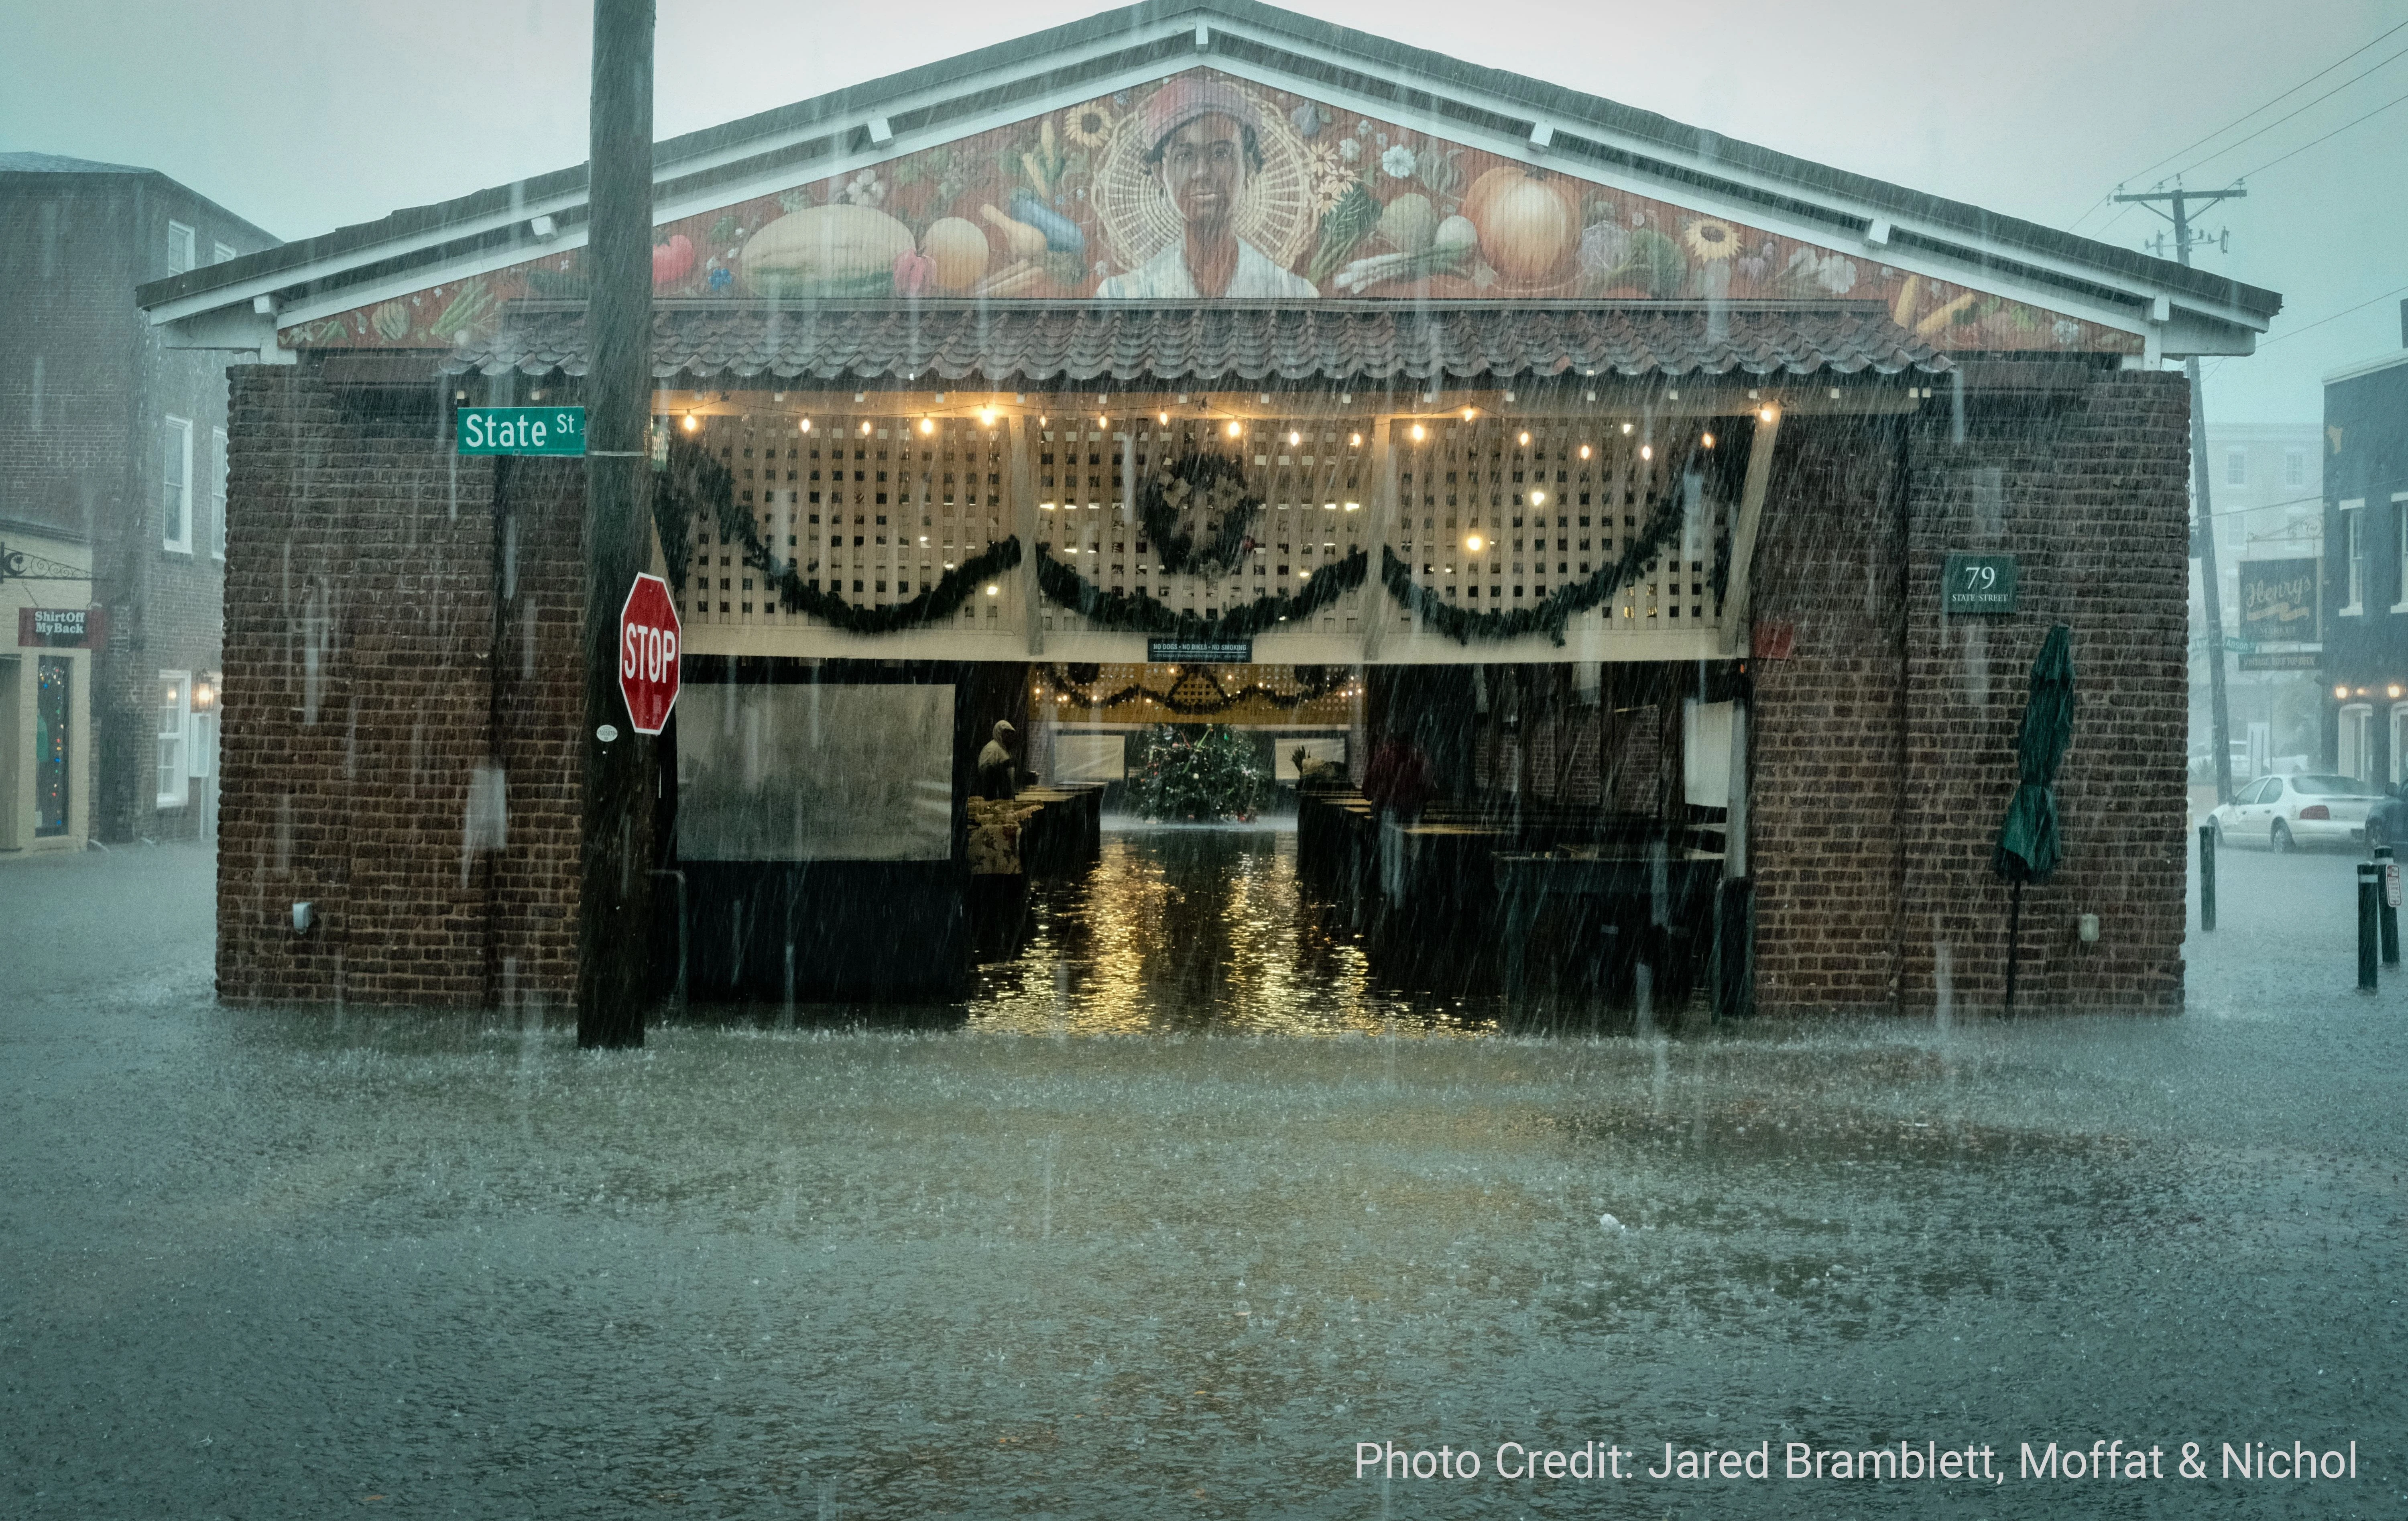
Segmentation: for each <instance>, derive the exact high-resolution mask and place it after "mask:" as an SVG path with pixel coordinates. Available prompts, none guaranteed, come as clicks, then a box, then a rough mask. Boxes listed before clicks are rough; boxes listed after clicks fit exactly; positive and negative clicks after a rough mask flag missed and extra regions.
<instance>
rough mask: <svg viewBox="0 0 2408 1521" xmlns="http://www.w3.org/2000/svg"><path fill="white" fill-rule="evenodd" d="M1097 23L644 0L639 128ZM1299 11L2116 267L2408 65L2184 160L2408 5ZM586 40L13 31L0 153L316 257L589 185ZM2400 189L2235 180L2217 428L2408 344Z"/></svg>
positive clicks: (286, 30)
mask: <svg viewBox="0 0 2408 1521" xmlns="http://www.w3.org/2000/svg"><path fill="white" fill-rule="evenodd" d="M1102 8H1105V7H1098V6H1095V5H1085V4H1077V3H1063V0H1029V3H1026V4H1023V5H1021V6H1018V7H1002V6H996V5H992V4H978V5H972V4H967V3H962V0H916V3H914V4H910V5H908V6H904V7H899V8H898V7H895V6H891V5H878V6H867V5H857V4H854V5H805V4H794V3H787V4H766V3H759V0H715V3H712V4H708V5H705V4H698V3H695V0H662V3H661V7H660V43H659V55H658V59H659V80H658V86H657V101H656V105H655V118H656V127H657V130H658V134H659V136H664V137H666V136H674V135H676V134H678V133H681V132H686V131H690V130H693V129H695V128H696V127H703V126H709V125H711V124H713V123H716V122H724V121H727V120H729V119H730V118H733V117H738V116H742V115H744V114H746V113H748V112H752V111H757V110H761V109H765V108H769V107H773V106H780V105H784V104H786V103H788V102H791V101H795V100H799V99H803V98H805V97H807V96H810V95H812V94H816V93H820V92H822V91H824V90H829V89H833V88H835V87H838V86H840V85H844V84H850V83H853V82H856V81H859V80H862V79H874V78H876V77H878V76H880V75H883V74H889V73H893V72H895V71H896V70H898V69H903V68H908V67H910V66H912V65H918V64H923V63H926V62H929V61H931V60H933V59H937V58H941V57H946V56H949V55H951V54H953V53H956V52H960V51H964V50H968V49H971V48H976V47H981V46H983V45H985V44H988V43H992V42H999V41H1003V40H1005V39H1007V38H1010V37H1012V36H1019V35H1022V34H1025V33H1028V32H1033V31H1037V30H1039V29H1040V28H1043V27H1046V26H1050V25H1054V24H1056V23H1058V22H1066V21H1070V20H1074V19H1076V18H1078V17H1081V16H1083V15H1088V14H1093V13H1095V12H1096V11H1097V10H1099V9H1102ZM1312 11H1313V13H1314V14H1317V15H1320V16H1322V17H1325V18H1326V19H1329V20H1332V21H1335V22H1340V23H1342V24H1345V25H1349V26H1354V27H1357V28H1360V29H1362V30H1364V31H1368V32H1371V33H1375V34H1379V35H1382V36H1391V37H1395V38H1397V39H1398V40H1400V41H1403V42H1407V43H1410V44H1412V45H1414V46H1418V47H1423V48H1429V49H1433V50H1439V51H1441V52H1447V53H1452V54H1455V56H1457V57H1460V58H1465V59H1469V60H1470V61H1472V62H1475V63H1480V64H1486V65H1494V66H1497V67H1500V68H1508V69H1513V70H1517V71H1519V72H1522V73H1525V74H1531V75H1536V76H1539V77H1541V78H1544V79H1551V80H1554V81H1555V82H1557V83H1561V84H1565V85H1569V86H1571V87H1573V88H1576V89H1581V90H1585V91H1589V92H1592V93H1597V94H1600V95H1604V96H1608V97H1610V98H1613V99H1615V100H1619V101H1623V102H1626V103H1627V104H1630V105H1633V106H1640V107H1644V108H1648V109H1650V110H1656V111H1660V112H1662V113H1664V114H1665V115H1667V116H1670V117H1672V118H1674V119H1676V120H1678V121H1683V122H1692V123H1695V124H1698V125H1700V126H1705V127H1711V128H1713V130H1715V131H1717V132H1720V133H1722V134H1724V135H1725V136H1731V137H1738V138H1742V139H1746V140H1750V141H1754V142H1758V143H1762V144H1765V145H1767V146H1769V147H1771V148H1776V149H1779V150H1781V151H1785V152H1788V153H1793V154H1796V155H1799V156H1800V157H1803V158H1808V159H1813V160H1817V161H1820V162H1822V163H1826V164H1830V165H1838V166H1841V167H1843V168H1847V169H1852V170H1856V171H1857V172H1860V173H1864V174H1870V175H1874V176H1878V177H1880V178H1882V179H1890V180H1894V181H1896V182H1898V183H1900V184H1904V185H1909V186H1913V187H1914V188H1917V189H1920V190H1927V191H1931V192H1935V193H1937V194H1942V195H1948V196H1952V197H1955V198H1957V199H1959V200H1965V201H1971V202H1972V203H1974V204H1976V205H1980V206H1985V207H1988V208H1993V209H1996V210H2000V211H2004V212H2008V213H2011V214H2013V215H2015V216H2020V217H2026V218H2029V219H2031V220H2032V221H2035V222H2043V223H2046V224H2048V225H2051V226H2056V227H2071V228H2072V229H2073V230H2074V231H2077V232H2082V233H2086V234H2090V235H2092V236H2096V237H2102V238H2105V239H2108V240H2111V241H2114V242H2117V243H2122V244H2126V245H2128V246H2133V247H2139V246H2142V245H2143V243H2144V242H2145V240H2146V239H2147V238H2148V237H2150V236H2152V235H2153V234H2155V233H2156V232H2157V230H2158V228H2159V227H2160V226H2161V225H2162V224H2161V223H2159V222H2157V219H2156V218H2155V217H2152V216H2151V215H2149V214H2148V212H2146V211H2145V210H2143V209H2140V208H2130V209H2127V210H2124V212H2123V214H2122V215H2120V216H2117V215H2115V214H2114V213H2115V211H2116V210H2117V209H2118V208H2113V207H2101V206H2100V205H2099V204H2098V203H2099V202H2100V198H2101V197H2102V196H2104V195H2106V194H2109V193H2110V192H2111V191H2113V190H2114V187H2115V185H2116V183H2117V182H2118V181H2119V180H2127V179H2128V180H2131V181H2133V188H2136V189H2137V188H2142V187H2143V185H2144V184H2145V183H2146V182H2148V181H2150V180H2153V179H2157V178H2159V177H2163V176H2168V175H2171V173H2173V172H2174V171H2176V170H2179V169H2187V170H2190V171H2191V172H2190V173H2189V175H2188V178H2187V180H2186V182H2187V183H2189V184H2191V185H2192V186H2194V187H2207V186H2215V185H2222V184H2225V183H2227V182H2229V180H2230V179H2231V178H2232V177H2234V176H2237V175H2241V174H2243V173H2248V172H2250V171H2254V170H2257V169H2258V168H2259V166H2260V165H2265V164H2267V162H2268V161H2269V160H2272V159H2275V158H2277V157H2278V156H2281V155H2283V154H2286V153H2288V152H2290V151H2292V150H2294V149H2302V148H2303V145H2306V144H2309V143H2311V141H2312V140H2313V139H2315V138H2316V137H2318V136H2322V135H2323V134H2326V133H2328V132H2331V131H2333V130H2334V129H2336V128H2343V127H2344V124H2345V123H2349V122H2353V121H2354V120H2355V119H2357V118H2358V117H2361V116H2364V115H2366V114H2367V113H2368V112H2371V111H2373V110H2375V109H2376V108H2380V107H2383V106H2385V105H2386V104H2387V103H2392V102H2398V101H2401V100H2403V99H2408V56H2402V57H2400V58H2399V61H2397V62H2386V60H2390V59H2392V58H2393V57H2394V56H2395V55H2398V54H2401V53H2402V52H2403V51H2408V30H2402V31H2401V32H2398V33H2397V34H2395V35H2394V36H2390V37H2388V38H2387V39H2386V40H2384V41H2382V42H2380V43H2378V44H2377V45H2376V46H2374V47H2372V48H2371V49H2369V50H2366V51H2365V52H2363V53H2360V54H2359V55H2358V57H2357V58H2355V59H2352V60H2351V61H2350V62H2348V63H2347V64H2344V65H2342V66H2341V67H2339V68H2337V69H2334V70H2333V71H2332V72H2330V73H2329V74H2327V75H2325V76H2324V77H2323V78H2322V79H2317V80H2315V83H2314V84H2312V85H2310V86H2308V88H2306V89H2304V90H2301V91H2299V92H2298V93H2294V94H2291V95H2289V96H2288V97H2286V98H2285V99H2283V100H2282V101H2281V102H2280V103H2279V104H2278V105H2275V106H2274V107H2272V108H2271V109H2267V110H2264V111H2262V112H2260V113H2259V114H2257V115H2256V116H2251V117H2248V119H2247V120H2245V121H2242V122H2240V124H2239V125H2238V126H2231V127H2230V130H2228V131H2224V132H2223V133H2222V134H2221V135H2220V136H2215V137H2214V138H2212V139H2210V140H2209V141H2207V142H2206V143H2205V144H2204V145H2203V146H2200V147H2199V148H2196V149H2191V150H2188V151H2185V149H2186V145H2187V144H2190V143H2192V142H2193V141H2194V140H2196V139H2200V138H2203V137H2208V136H2209V134H2211V133H2216V132H2217V131H2218V129H2223V128H2227V127H2228V126H2229V124H2230V123H2233V122H2235V121H2236V119H2241V118H2243V117H2244V116H2245V115H2246V113H2249V112H2251V111H2252V110H2253V109H2255V108H2258V107H2261V106H2264V105H2266V104H2267V103H2268V102H2269V101H2272V100H2273V99H2274V98H2275V97H2276V96H2278V95H2280V94H2282V93H2283V92H2285V91H2286V90H2289V89H2290V88H2291V87H2292V86H2294V85H2297V84H2299V83H2300V81H2302V80H2304V79H2309V78H2310V77H2311V76H2313V75H2315V74H2316V73H2317V72H2318V71H2319V70H2322V69H2325V68H2327V67H2328V66H2329V65H2333V64H2335V63H2336V61H2338V60H2340V59H2342V58H2343V56H2344V55H2345V54H2347V53H2349V52H2350V51H2351V50H2353V49H2357V48H2358V47H2360V46H2361V45H2363V44H2365V43H2368V42H2370V41H2372V40H2373V39H2374V38H2376V37H2378V36H2382V35H2383V34H2384V33H2385V32H2386V31H2387V30H2389V29H2390V28H2393V27H2395V26H2399V25H2401V23H2402V22H2408V7H2403V6H2402V5H2401V0H2287V3H2286V4H2285V5H2282V6H2280V7H2275V6H2270V5H2267V4H2265V3H2263V0H2187V3H2185V0H2146V3H2130V0H2016V3H2014V4H2013V5H2001V4H1998V3H1996V0H1984V3H1979V4H1974V3H1966V0H1935V3H1926V4H1922V5H1911V6H1901V5H1899V4H1897V3H1896V0H1823V3H1819V4H1813V5H1798V4H1762V3H1744V0H1690V3H1688V4H1684V5H1678V6H1670V5H1648V6H1638V5H1614V4H1605V5H1598V4H1541V3H1536V0H1476V3H1475V0H1457V3H1455V4H1439V3H1436V0H1388V3H1386V4H1381V5H1373V4H1369V3H1367V0H1321V3H1320V4H1317V5H1315V6H1313V7H1312ZM590 17H591V7H590V6H589V5H587V4H581V3H573V0H564V3H554V0H413V3H411V4H409V5H392V4H357V3H351V4H345V3H342V0H336V3H333V4H328V3H326V0H226V3H222V4H218V5H202V4H194V3H191V0H142V3H140V4H135V3H132V0H81V3H79V4H77V5H73V6H48V7H34V6H28V7H25V8H24V9H23V10H21V11H17V12H15V13H14V15H13V17H12V20H11V22H10V23H9V33H10V44H9V46H8V48H7V50H5V53H6V55H5V57H0V150H31V151H44V152H53V153H65V154H70V155H73V156H76V157H81V158H93V159H102V160H108V161H111V162H117V163H126V164H138V165H148V166H150V167H153V168H157V169H160V170H163V171H165V173H167V174H169V175H171V176H173V177H175V178H176V179H180V180H182V181H184V182H185V183H186V184H189V185H191V186H192V187H193V188H194V189H195V190H198V191H200V192H201V193H202V194H206V195H208V196H210V197H211V198H213V199H215V200H217V201H218V202H220V203H221V204H222V205H224V206H225V207H226V208H229V209H231V210H233V211H235V212H236V213H238V214H240V215H243V216H246V217H248V218H250V219H251V221H253V222H258V223H259V224H261V225H262V226H264V227H265V228H266V229H267V230H268V231H269V232H272V233H274V234H276V235H278V236H279V237H304V236H307V235H308V234H311V233H316V232H321V231H323V230H325V229H327V228H330V227H333V226H337V225H338V224H341V223H344V222H361V221H366V220H367V219H370V218H373V217H377V216H380V215H382V214H383V213H384V212H386V211H389V210H391V209H393V208H396V207H402V206H412V205H419V204H423V203H425V202H429V201H437V200H444V199H448V198H450V197H452V196H453V195H458V194H463V193H465V192H467V191H470V190H475V189H479V188H481V187H483V186H487V185H494V184H499V183H504V182H507V181H509V180H510V179H518V178H521V177H523V176H525V175H529V174H534V173H538V172H540V171H543V170H547V169H553V168H558V167H560V166H562V165H567V164H573V163H576V162H578V161H580V160H581V159H582V158H583V157H584V156H585V87H586V67H587V63H588V57H587V44H588V35H589V23H590ZM2277 18H2279V22H2278V21H2277ZM2370 69H2371V70H2372V72H2371V73H2369V74H2368V77H2367V78H2365V79H2359V80H2358V81H2357V82H2355V83H2349V82H2347V81H2349V80H2351V79H2352V77H2353V76H2356V75H2358V74H2360V73H2362V72H2367V71H2369V70H2370ZM2337 85H2338V86H2343V88H2342V89H2340V90H2339V92H2338V93H2334V94H2333V95H2332V96H2331V97H2330V98H2329V99H2327V100H2324V101H2322V102H2320V103H2316V104H2313V105H2310V104H2309V103H2310V102H2314V101H2315V98H2316V97H2317V96H2318V95H2319V94H2322V93H2325V92H2326V91H2328V90H2331V89H2333V87H2335V86H2337ZM2301 106H2307V109H2305V110H2304V111H2301V112H2300V114H2299V115H2298V116H2296V117H2295V118H2294V119H2292V120H2290V121H2288V122H2280V124H2276V125H2272V126H2271V129H2270V130H2266V131H2265V132H2264V133H2263V135H2262V136H2256V137H2255V138H2254V139H2252V140H2249V141H2246V142H2241V143H2239V144H2238V146H2236V147H2233V148H2232V149H2231V150H2230V151H2225V152H2221V153H2217V150H2219V149H2221V148H2223V147H2225V145H2227V144H2230V143H2234V142H2235V141H2236V139H2239V138H2242V137H2243V136H2246V135H2248V134H2250V133H2253V132H2256V131H2257V130H2258V129H2259V128H2261V127H2267V126H2268V124H2269V123H2273V122H2276V121H2277V119H2278V118H2280V117H2282V116H2283V115H2284V114H2286V112H2289V111H2292V110H2294V109H2297V108H2300V107H2301ZM2211 153H2217V156H2215V157H2213V158H2209V157H2208V156H2207V155H2209V154H2211ZM2169 158H2170V162H2166V163H2163V164H2153V162H2152V161H2154V160H2159V159H2169ZM2201 160H2205V162H2200V161H2201ZM2403 164H2408V104H2401V105H2399V106H2398V107H2397V108H2395V109H2392V110H2388V111H2386V112H2384V113H2383V114H2380V115H2376V116H2373V117H2372V119H2370V120H2368V121H2365V122H2362V123H2360V124H2358V125H2355V126H2347V127H2346V129H2345V130H2343V131H2341V132H2339V134H2338V135H2337V136H2333V137H2331V138H2330V139H2329V140H2328V141H2325V142H2322V143H2317V144H2315V146H2312V147H2304V151H2300V152H2299V153H2298V154H2297V156H2295V157H2290V158H2287V159H2286V160H2285V161H2284V162H2282V163H2280V164H2276V165H2272V167H2269V168H2266V169H2265V170H2264V172H2263V173H2258V174H2253V175H2252V178H2251V179H2250V180H2249V187H2250V197H2249V199H2247V200H2246V201H2242V202H2236V203H2227V204H2228V209H2227V210H2226V211H2225V212H2224V213H2223V214H2221V215H2217V216H2211V217H2210V218H2209V219H2208V225H2209V226H2210V227H2211V228H2218V227H2227V226H2229V228H2230V230H2231V235H2232V241H2231V251H2230V252H2229V253H2223V252H2216V251H2209V252H2207V253H2205V254H2204V255H2202V256H2201V260H2200V262H2201V263H2202V264H2204V265H2208V266H2210V267H2214V268H2218V269H2222V270H2226V271H2228V272H2229V273H2230V274H2232V275H2234V276H2235V277H2237V278H2239V279H2242V280H2248V281H2250V282H2252V283H2254V284H2258V285H2263V286H2269V287H2271V288H2272V289H2274V290H2277V291H2280V292H2281V293H2283V295H2284V297H2285V312H2284V315H2283V316H2282V317H2281V318H2279V319H2277V321H2276V323H2275V326H2274V328H2273V332H2272V335H2271V337H2272V339H2274V340H2275V341H2273V342H2272V343H2271V345H2270V346H2268V347H2266V348H2265V349H2264V351H2263V352H2261V353H2260V354H2259V355H2257V356H2254V357H2252V358H2249V359H2246V360H2230V361H2224V362H2221V363H2218V364H2216V365H2215V366H2214V367H2213V373H2212V374H2211V377H2210V389H2209V393H2208V408H2209V415H2210V417H2211V419H2214V420H2218V421H2227V422H2234V423H2240V422H2254V423H2306V422H2315V421H2316V420H2317V419H2318V418H2319V416H2320V415H2321V406H2322V403H2321V398H2320V395H2319V391H2318V384H2319V380H2320V378H2321V377H2322V375H2323V374H2324V372H2325V371H2327V370H2329V369H2331V368H2334V367H2335V366H2341V365H2345V364H2350V363H2354V362H2357V361H2358V360H2361V359H2366V358H2372V357H2375V356H2377V355H2379V354H2382V353H2385V352H2392V351H2396V350H2397V349H2398V348H2399V347H2400V343H2401V331H2400V305H2399V302H2400V296H2399V294H2392V295H2389V296H2388V297H2387V298H2384V299H2377V298H2382V297H2385V296H2386V293H2389V292H2393V291H2394V290H2395V288H2397V287H2401V286H2408V253H2403V250H2408V195H2403V194H2402V193H2401V185H2402V176H2401V165H2403ZM2367 302H2372V305H2365V306H2363V307H2361V308H2360V309H2358V311H2356V312H2354V313H2352V314H2350V315H2345V316H2341V317H2338V318H2336V319H2334V320H2332V321H2322V322H2321V323H2320V320H2322V319H2326V318H2331V317H2333V314H2334V313H2336V312H2340V311H2343V310H2344V309H2348V308H2351V307H2354V306H2359V304H2360V303H2367ZM2310 323H2320V325H2316V326H2314V327H2310V326H2309V325H2308V324H2310ZM2293 333H2297V335H2298V336H2297V337H2291V336H2289V335H2291V334H2293Z"/></svg>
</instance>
